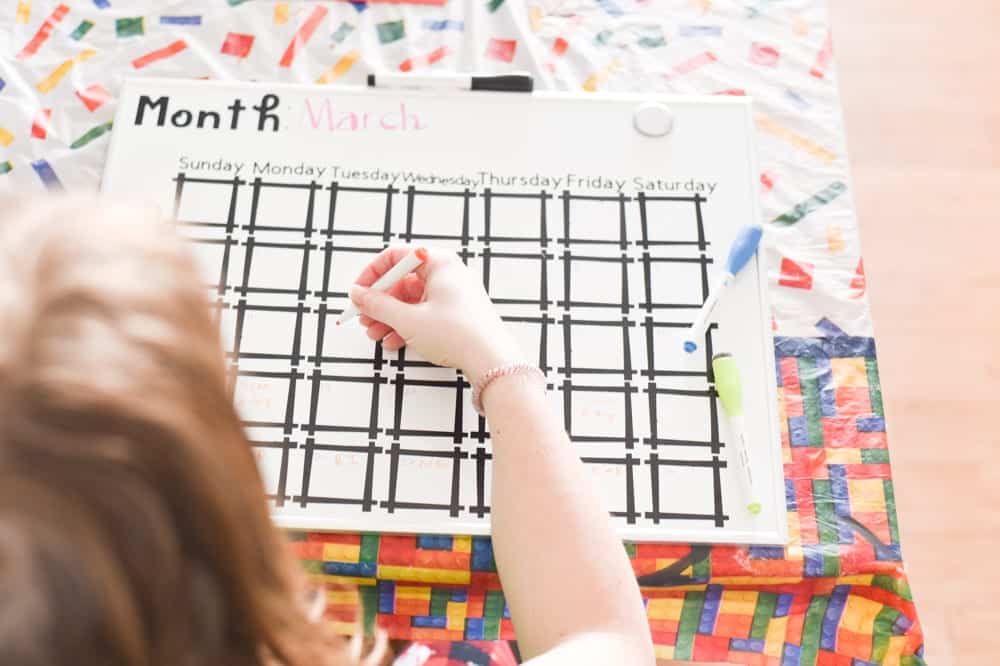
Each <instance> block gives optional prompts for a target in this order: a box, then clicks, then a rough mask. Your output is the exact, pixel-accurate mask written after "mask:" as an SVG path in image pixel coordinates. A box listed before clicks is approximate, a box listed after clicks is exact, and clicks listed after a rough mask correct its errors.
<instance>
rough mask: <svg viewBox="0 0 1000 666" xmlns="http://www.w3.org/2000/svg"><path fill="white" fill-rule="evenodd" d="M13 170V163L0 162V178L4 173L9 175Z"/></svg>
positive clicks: (8, 161)
mask: <svg viewBox="0 0 1000 666" xmlns="http://www.w3.org/2000/svg"><path fill="white" fill-rule="evenodd" d="M13 170H14V163H13V162H11V161H10V160H7V161H5V162H0V176H2V175H3V174H5V173H9V172H11V171H13Z"/></svg>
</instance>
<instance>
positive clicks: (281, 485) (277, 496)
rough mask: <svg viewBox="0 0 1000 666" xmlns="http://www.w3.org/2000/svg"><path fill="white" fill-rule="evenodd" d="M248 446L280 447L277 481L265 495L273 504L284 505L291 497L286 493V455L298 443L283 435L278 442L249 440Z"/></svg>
mask: <svg viewBox="0 0 1000 666" xmlns="http://www.w3.org/2000/svg"><path fill="white" fill-rule="evenodd" d="M249 442H250V446H252V447H253V448H255V449H265V450H266V449H280V450H281V463H280V465H279V469H278V483H277V487H276V488H275V491H274V492H273V493H268V494H267V497H268V499H270V500H273V501H274V504H275V506H284V505H285V502H287V501H288V500H290V499H292V498H291V497H290V496H289V495H288V494H287V491H286V489H287V487H288V457H289V452H290V451H292V450H294V449H297V448H298V444H296V443H295V442H293V441H291V440H290V439H289V438H288V437H287V436H286V437H284V438H283V439H282V440H281V441H280V442H275V441H266V440H256V439H251V440H249Z"/></svg>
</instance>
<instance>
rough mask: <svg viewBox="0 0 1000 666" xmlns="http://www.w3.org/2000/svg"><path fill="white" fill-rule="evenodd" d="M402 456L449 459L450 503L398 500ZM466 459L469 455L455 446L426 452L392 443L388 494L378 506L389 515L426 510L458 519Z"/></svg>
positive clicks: (460, 510) (463, 507)
mask: <svg viewBox="0 0 1000 666" xmlns="http://www.w3.org/2000/svg"><path fill="white" fill-rule="evenodd" d="M404 456H411V457H418V458H443V459H450V460H451V463H452V468H451V501H450V502H448V503H447V504H444V503H439V502H414V501H408V500H400V499H399V498H398V496H397V495H398V493H397V489H398V485H399V463H400V459H401V458H402V457H404ZM468 457H469V454H468V453H466V452H465V451H463V450H462V449H461V448H460V447H459V446H458V445H457V444H456V445H455V446H454V448H452V450H451V451H428V450H423V449H404V448H403V447H402V445H401V444H400V443H399V442H393V443H392V446H391V447H390V449H389V492H388V496H387V497H386V499H385V500H383V501H381V502H379V506H380V507H382V508H384V509H385V510H386V511H388V512H389V513H394V512H395V510H396V509H427V510H437V511H447V512H448V515H450V516H451V517H453V518H455V517H458V514H459V513H460V512H462V511H464V510H465V506H464V505H463V504H461V502H460V497H459V490H460V487H461V474H462V461H463V460H466V459H467V458H468Z"/></svg>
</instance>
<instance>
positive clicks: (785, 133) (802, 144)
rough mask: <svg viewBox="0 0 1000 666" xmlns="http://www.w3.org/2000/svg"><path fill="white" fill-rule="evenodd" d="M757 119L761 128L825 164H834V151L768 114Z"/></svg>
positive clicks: (835, 156) (835, 157)
mask: <svg viewBox="0 0 1000 666" xmlns="http://www.w3.org/2000/svg"><path fill="white" fill-rule="evenodd" d="M756 120H757V127H758V128H760V129H761V130H763V131H765V132H767V133H768V134H771V135H774V136H776V137H778V138H779V139H782V140H784V141H787V142H788V143H790V144H792V145H793V146H795V147H796V148H799V149H800V150H803V151H805V152H807V153H809V154H810V155H812V156H813V157H817V158H819V159H820V160H822V161H823V163H824V164H832V163H833V161H834V160H836V159H837V155H836V154H835V153H834V152H833V151H831V150H828V149H826V148H823V147H822V146H819V145H817V144H815V143H814V142H813V141H811V140H809V139H807V138H806V137H804V136H802V135H801V134H799V133H798V132H795V131H793V130H790V129H788V128H787V127H785V126H784V125H781V124H780V123H778V122H777V121H775V120H772V119H771V118H768V117H767V116H764V115H758V116H757V119H756Z"/></svg>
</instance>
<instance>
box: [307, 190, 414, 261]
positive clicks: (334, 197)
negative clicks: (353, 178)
mask: <svg viewBox="0 0 1000 666" xmlns="http://www.w3.org/2000/svg"><path fill="white" fill-rule="evenodd" d="M326 189H327V190H328V191H329V192H330V208H329V212H328V214H327V224H326V227H325V228H324V229H323V231H322V233H323V235H324V236H326V237H327V238H328V239H331V240H332V239H333V237H334V235H337V236H361V237H366V238H377V239H379V240H381V241H382V245H383V247H387V246H388V245H389V242H390V241H391V240H392V197H393V195H395V194H398V193H399V190H397V189H396V188H394V187H392V186H391V185H390V186H388V187H356V186H350V185H341V184H340V183H339V182H337V181H333V182H332V183H330V184H329V185H328V186H327V188H326ZM341 192H346V193H356V194H364V195H375V196H378V195H382V196H385V216H384V217H383V220H382V230H381V231H365V230H363V229H343V228H334V219H335V218H336V213H337V203H338V198H339V195H340V193H341Z"/></svg>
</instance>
